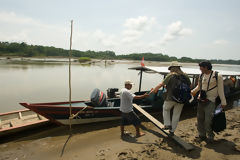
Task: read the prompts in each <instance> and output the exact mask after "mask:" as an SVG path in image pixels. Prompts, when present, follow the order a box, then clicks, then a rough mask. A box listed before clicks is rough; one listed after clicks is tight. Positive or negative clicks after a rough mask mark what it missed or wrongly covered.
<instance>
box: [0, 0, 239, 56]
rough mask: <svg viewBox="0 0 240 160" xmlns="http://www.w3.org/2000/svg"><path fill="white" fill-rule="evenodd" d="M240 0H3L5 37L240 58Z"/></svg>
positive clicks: (0, 25) (0, 29)
mask: <svg viewBox="0 0 240 160" xmlns="http://www.w3.org/2000/svg"><path fill="white" fill-rule="evenodd" d="M239 19H240V1H239V0H201V1H200V0H169V1H166V0H0V41H8V42H26V43H27V44H33V45H44V46H54V47H58V48H64V49H69V46H70V30H71V20H73V44H72V48H73V49H77V50H82V51H86V50H94V51H105V50H110V51H114V52H115V53H116V54H117V55H119V54H129V53H144V52H152V53H163V54H166V55H169V56H176V57H178V58H180V57H191V58H204V59H224V60H225V59H234V60H240V54H239V51H240V20H239Z"/></svg>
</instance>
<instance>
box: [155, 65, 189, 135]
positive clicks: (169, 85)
mask: <svg viewBox="0 0 240 160" xmlns="http://www.w3.org/2000/svg"><path fill="white" fill-rule="evenodd" d="M168 70H170V73H169V74H168V75H167V76H166V78H165V79H164V80H163V81H162V82H161V83H159V85H157V86H156V87H155V88H154V90H153V92H155V93H157V91H158V90H159V89H160V88H161V87H163V86H166V89H167V95H166V98H165V101H164V104H163V122H164V129H165V130H169V132H170V136H173V135H174V132H175V130H176V128H177V124H178V121H179V118H180V115H181V112H182V108H183V105H184V103H181V102H177V101H176V100H175V99H174V96H173V95H174V94H175V93H174V87H175V86H176V85H177V84H176V83H178V82H179V81H178V80H177V79H178V77H182V78H181V81H180V83H181V84H183V83H185V84H186V86H187V87H189V93H188V94H189V96H190V97H191V95H190V85H191V81H190V79H189V77H188V75H187V74H185V73H183V71H182V70H181V66H180V65H179V64H178V62H177V61H173V62H172V63H171V64H170V66H169V67H168ZM172 108H173V116H172V120H170V111H171V109H172Z"/></svg>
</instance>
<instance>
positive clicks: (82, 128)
mask: <svg viewBox="0 0 240 160" xmlns="http://www.w3.org/2000/svg"><path fill="white" fill-rule="evenodd" d="M238 98H239V97H238ZM231 105H232V104H229V106H228V108H231V107H232V106H231ZM154 116H155V117H156V118H158V119H159V120H160V121H162V116H161V113H156V114H155V115H154ZM195 116H196V110H195V109H194V108H190V109H189V108H187V109H184V110H183V112H182V115H181V121H180V122H179V125H178V128H177V131H176V135H177V136H179V137H181V138H182V139H184V140H185V141H186V142H188V143H190V144H192V145H193V146H194V148H195V149H194V150H193V151H190V152H186V151H185V150H184V149H183V148H181V147H180V146H179V145H177V144H176V143H175V142H174V141H172V140H170V139H168V138H166V137H164V136H163V134H162V133H161V131H160V130H159V129H157V128H156V127H155V126H154V125H153V124H151V123H150V122H149V121H147V120H146V119H144V118H143V117H142V120H143V122H142V127H141V128H142V130H143V131H144V132H145V133H146V135H145V136H143V137H140V138H136V137H135V131H134V128H133V126H127V127H126V130H128V131H129V132H130V134H129V135H128V136H126V137H124V138H123V139H121V138H120V132H119V121H110V122H102V123H94V124H86V125H76V126H74V127H73V130H72V133H73V134H72V136H71V137H70V138H69V127H68V126H60V127H56V126H55V127H51V128H47V129H43V130H39V131H38V133H33V134H28V135H27V136H24V137H22V138H17V139H15V140H11V141H9V142H4V143H1V144H0V160H10V159H13V160H21V159H23V160H25V159H26V160H32V159H34V160H38V159H39V160H40V159H41V160H42V159H46V160H48V159H49V160H55V159H59V160H65V159H66V160H75V159H76V160H79V159H81V160H95V159H96V160H115V159H116V160H124V159H128V160H146V159H153V160H161V159H168V160H169V159H170V160H171V159H172V160H176V159H177V160H178V159H179V160H182V159H184V160H185V159H200V160H206V159H209V160H210V159H211V160H212V159H222V160H226V159H228V160H239V158H240V136H239V133H240V107H235V108H231V109H228V110H227V111H226V117H227V129H226V130H225V131H223V132H221V133H220V134H219V135H216V137H215V141H214V143H213V144H207V143H206V142H205V141H203V142H197V141H195V136H196V135H197V130H196V117H195ZM68 138H69V139H68ZM67 140H68V141H67ZM66 141H67V143H66Z"/></svg>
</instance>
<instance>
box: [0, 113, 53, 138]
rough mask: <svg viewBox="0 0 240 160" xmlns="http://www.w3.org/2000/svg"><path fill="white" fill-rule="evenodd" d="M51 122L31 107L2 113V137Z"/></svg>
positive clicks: (0, 132) (0, 116)
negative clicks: (30, 108)
mask: <svg viewBox="0 0 240 160" xmlns="http://www.w3.org/2000/svg"><path fill="white" fill-rule="evenodd" d="M47 122H49V120H48V119H46V118H45V117H43V116H41V115H39V114H37V113H36V112H34V111H31V110H29V109H25V110H19V111H13V112H8V113H0V137H1V136H5V135H9V134H12V133H16V132H20V131H24V130H27V129H31V128H34V127H38V126H41V125H44V124H46V123H47Z"/></svg>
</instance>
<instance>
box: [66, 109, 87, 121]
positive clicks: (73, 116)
mask: <svg viewBox="0 0 240 160" xmlns="http://www.w3.org/2000/svg"><path fill="white" fill-rule="evenodd" d="M86 108H88V106H86V107H84V108H83V109H81V110H80V111H78V112H77V113H76V114H72V115H71V116H70V117H69V119H73V118H75V117H77V116H78V115H79V114H80V113H81V112H82V111H84V110H85V109H86Z"/></svg>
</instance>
